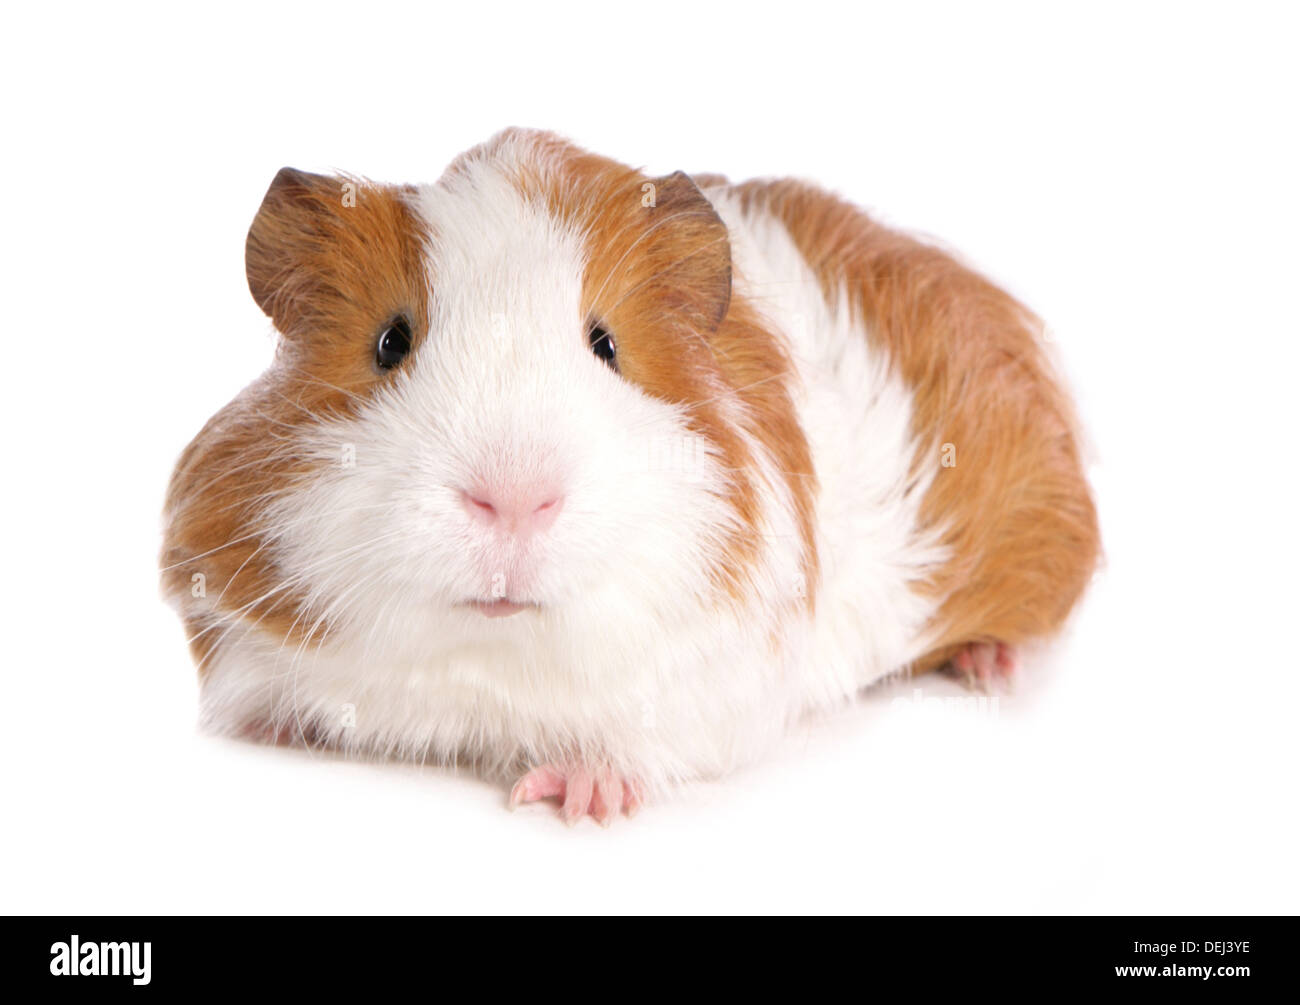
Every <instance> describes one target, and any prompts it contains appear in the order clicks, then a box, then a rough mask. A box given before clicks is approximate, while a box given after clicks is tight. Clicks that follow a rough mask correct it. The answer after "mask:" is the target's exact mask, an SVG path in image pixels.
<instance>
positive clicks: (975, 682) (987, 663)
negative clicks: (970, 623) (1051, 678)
mask: <svg viewBox="0 0 1300 1005" xmlns="http://www.w3.org/2000/svg"><path fill="white" fill-rule="evenodd" d="M951 666H952V671H953V673H954V674H956V675H957V676H958V677H959V678H961V679H962V680H964V681H965V682H966V684H967V685H969V686H972V687H978V688H979V689H980V690H982V691H991V690H993V689H994V688H995V687H996V686H998V685H1001V686H1003V687H1008V686H1010V684H1011V682H1012V681H1013V680H1014V679H1015V675H1016V671H1017V670H1018V669H1019V668H1020V660H1019V658H1018V657H1017V656H1016V651H1015V650H1014V649H1012V648H1011V646H1009V645H1007V644H1006V643H1005V642H972V643H970V644H969V645H967V646H964V647H963V648H962V649H961V651H960V652H958V653H957V655H956V656H954V657H953V658H952V664H951Z"/></svg>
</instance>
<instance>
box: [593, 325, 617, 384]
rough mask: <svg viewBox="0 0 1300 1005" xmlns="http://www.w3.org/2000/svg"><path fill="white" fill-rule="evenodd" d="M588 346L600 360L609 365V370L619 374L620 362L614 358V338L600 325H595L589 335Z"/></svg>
mask: <svg viewBox="0 0 1300 1005" xmlns="http://www.w3.org/2000/svg"><path fill="white" fill-rule="evenodd" d="M587 345H589V346H591V351H592V353H594V354H595V356H596V358H597V359H598V360H602V361H603V362H605V363H607V364H609V368H610V369H611V370H613V371H614V372H615V373H618V360H616V359H615V358H614V336H613V335H611V334H610V333H609V332H607V331H605V329H604V328H601V327H600V326H599V325H593V326H592V329H591V331H590V332H588V334H587Z"/></svg>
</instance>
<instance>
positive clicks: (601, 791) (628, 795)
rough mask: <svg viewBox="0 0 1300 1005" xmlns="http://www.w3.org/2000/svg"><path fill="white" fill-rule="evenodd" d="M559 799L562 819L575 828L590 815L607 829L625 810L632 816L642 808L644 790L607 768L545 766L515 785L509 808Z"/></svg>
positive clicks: (534, 769)
mask: <svg viewBox="0 0 1300 1005" xmlns="http://www.w3.org/2000/svg"><path fill="white" fill-rule="evenodd" d="M551 796H558V797H559V799H560V816H561V817H563V818H564V822H565V823H568V824H576V823H577V822H578V821H579V820H581V819H582V818H583V817H585V816H587V815H588V814H590V815H591V816H593V817H594V818H595V819H596V822H597V823H598V824H600V825H601V826H602V827H608V826H609V825H610V823H611V822H612V821H613V819H614V818H615V817H616V816H618V814H619V811H620V810H622V811H623V812H625V813H626V814H627V815H628V816H633V815H634V814H635V813H636V811H637V810H639V809H640V808H641V803H642V802H643V800H644V793H643V792H642V789H641V786H640V785H639V784H638V783H636V782H634V781H631V780H629V779H625V778H623V777H621V776H620V775H616V774H615V773H614V772H612V771H610V770H609V769H608V768H583V767H579V768H559V767H556V766H555V765H551V764H543V765H542V766H541V767H538V768H533V770H532V771H530V772H528V774H526V775H524V777H523V778H521V779H519V781H517V782H516V783H515V787H514V788H513V789H512V790H511V791H510V808H511V809H514V808H515V807H516V806H518V805H519V804H520V803H531V802H536V801H537V800H538V799H549V798H550V797H551Z"/></svg>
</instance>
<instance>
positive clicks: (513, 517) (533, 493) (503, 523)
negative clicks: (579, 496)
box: [460, 486, 564, 537]
mask: <svg viewBox="0 0 1300 1005" xmlns="http://www.w3.org/2000/svg"><path fill="white" fill-rule="evenodd" d="M460 501H461V504H462V505H463V506H464V507H465V509H466V510H468V511H469V514H470V516H472V517H474V519H476V520H478V521H479V522H481V523H483V524H485V525H486V526H489V527H496V528H499V529H501V530H504V531H505V532H506V533H509V534H514V535H515V536H516V537H527V536H528V535H530V534H539V533H541V532H542V531H544V530H546V528H548V527H549V526H550V525H551V524H553V523H555V518H556V516H558V515H559V512H560V509H561V507H562V506H563V505H564V497H563V496H562V495H560V494H559V493H558V492H555V491H552V490H542V489H536V488H529V487H519V486H514V487H511V488H510V489H504V490H498V491H486V490H481V489H480V490H478V491H475V492H461V494H460Z"/></svg>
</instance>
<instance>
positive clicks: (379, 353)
mask: <svg viewBox="0 0 1300 1005" xmlns="http://www.w3.org/2000/svg"><path fill="white" fill-rule="evenodd" d="M410 351H411V326H410V325H409V324H407V321H406V318H396V319H395V320H394V321H393V322H392V323H391V324H389V325H388V326H387V327H386V328H384V330H383V331H382V332H380V333H379V341H378V342H376V343H375V363H376V365H378V367H379V369H381V370H391V369H392V368H393V367H395V366H397V364H398V363H400V362H402V360H404V359H405V358H406V354H407V353H408V352H410Z"/></svg>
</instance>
